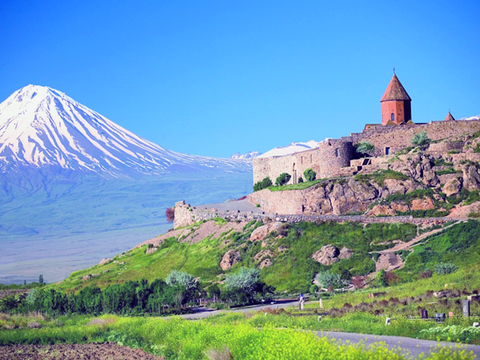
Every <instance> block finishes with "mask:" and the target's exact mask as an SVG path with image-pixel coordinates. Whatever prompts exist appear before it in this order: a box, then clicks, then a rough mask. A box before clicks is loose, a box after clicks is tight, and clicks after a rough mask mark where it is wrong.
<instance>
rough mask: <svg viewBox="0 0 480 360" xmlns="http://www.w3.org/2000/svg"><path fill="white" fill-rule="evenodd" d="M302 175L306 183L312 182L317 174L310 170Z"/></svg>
mask: <svg viewBox="0 0 480 360" xmlns="http://www.w3.org/2000/svg"><path fill="white" fill-rule="evenodd" d="M303 175H304V176H305V179H306V180H307V181H314V180H315V179H316V178H317V173H316V172H315V171H313V170H312V169H306V170H305V171H304V172H303Z"/></svg>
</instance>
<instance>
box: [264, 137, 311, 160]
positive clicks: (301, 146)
mask: <svg viewBox="0 0 480 360" xmlns="http://www.w3.org/2000/svg"><path fill="white" fill-rule="evenodd" d="M317 147H318V142H317V141H315V140H310V141H307V142H293V143H291V144H290V145H287V146H278V147H276V148H273V149H272V150H269V151H267V152H266V153H263V154H262V155H260V156H258V157H259V158H266V157H271V156H285V155H290V154H295V153H297V152H301V151H305V150H310V149H315V148H317Z"/></svg>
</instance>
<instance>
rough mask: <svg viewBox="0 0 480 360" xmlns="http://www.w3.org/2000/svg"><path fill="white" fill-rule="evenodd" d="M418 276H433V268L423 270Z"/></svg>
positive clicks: (422, 277) (425, 277) (426, 277)
mask: <svg viewBox="0 0 480 360" xmlns="http://www.w3.org/2000/svg"><path fill="white" fill-rule="evenodd" d="M418 277H419V278H420V279H428V278H431V277H432V271H431V270H425V271H422V272H421V273H420V274H418Z"/></svg>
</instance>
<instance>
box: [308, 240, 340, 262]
mask: <svg viewBox="0 0 480 360" xmlns="http://www.w3.org/2000/svg"><path fill="white" fill-rule="evenodd" d="M338 255H340V250H339V249H338V248H337V247H336V246H333V245H331V244H328V245H325V246H322V248H321V249H320V250H318V251H317V252H316V253H314V254H313V255H312V259H313V260H315V261H316V262H319V263H320V264H322V265H332V264H333V263H336V262H337V261H338V260H339V258H338Z"/></svg>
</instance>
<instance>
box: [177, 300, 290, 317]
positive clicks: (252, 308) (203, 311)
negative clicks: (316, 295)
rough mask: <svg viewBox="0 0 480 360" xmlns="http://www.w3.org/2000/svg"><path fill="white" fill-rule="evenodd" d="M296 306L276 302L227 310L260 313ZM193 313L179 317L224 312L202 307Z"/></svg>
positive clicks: (287, 302) (204, 315)
mask: <svg viewBox="0 0 480 360" xmlns="http://www.w3.org/2000/svg"><path fill="white" fill-rule="evenodd" d="M297 304H298V301H278V302H275V304H266V305H253V306H246V307H242V308H238V309H233V310H228V312H241V313H245V312H249V311H260V310H262V309H266V308H270V309H279V308H284V307H289V306H295V305H297ZM193 311H195V313H193V314H186V315H181V316H182V317H183V318H184V319H189V320H193V319H204V318H206V317H209V316H214V315H218V314H221V313H225V312H226V310H210V309H207V308H204V307H198V308H195V309H193Z"/></svg>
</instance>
